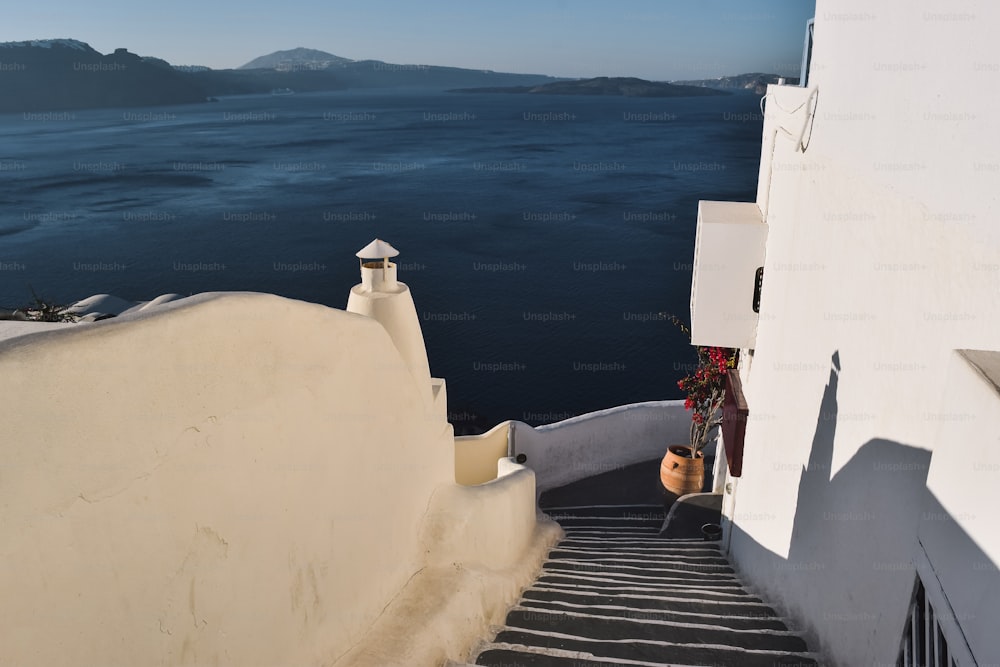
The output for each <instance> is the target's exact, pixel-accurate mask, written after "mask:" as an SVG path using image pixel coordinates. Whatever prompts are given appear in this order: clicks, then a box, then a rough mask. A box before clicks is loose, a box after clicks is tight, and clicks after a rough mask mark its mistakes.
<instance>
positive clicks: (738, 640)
mask: <svg viewBox="0 0 1000 667" xmlns="http://www.w3.org/2000/svg"><path fill="white" fill-rule="evenodd" d="M650 463H655V465H650ZM650 463H646V464H640V465H639V466H632V467H630V468H629V469H625V470H622V471H616V472H615V473H607V474H605V475H601V476H599V477H600V478H601V479H600V481H601V482H602V483H601V484H595V480H596V479H597V478H590V479H589V480H582V481H581V482H577V483H576V484H571V485H568V486H567V487H563V488H562V489H555V490H553V491H551V492H547V493H546V494H544V495H543V496H542V500H541V506H542V509H543V510H544V511H545V512H546V513H547V514H549V516H551V517H552V518H553V519H555V520H557V521H558V522H559V523H560V524H561V525H562V526H563V528H564V530H565V531H566V538H565V539H564V540H563V541H562V542H560V543H559V544H558V545H557V546H556V547H555V548H554V549H553V550H552V551H551V552H550V553H549V556H548V560H546V562H545V564H544V566H543V570H542V573H541V575H540V576H539V577H538V579H537V580H536V581H535V583H534V585H532V586H531V587H530V588H529V589H527V590H526V591H525V592H524V594H523V595H522V597H521V599H520V600H519V601H518V603H517V604H516V605H515V606H514V607H513V608H512V609H511V610H510V612H509V613H508V615H507V619H506V623H505V625H504V626H503V627H502V628H500V629H499V632H498V634H497V635H496V637H495V638H494V639H493V640H492V641H491V642H488V643H485V644H484V645H483V646H482V647H481V649H480V651H479V653H478V655H477V656H476V658H475V660H474V663H475V664H476V665H484V666H486V665H488V666H492V667H522V666H523V667H604V666H607V667H610V666H612V665H632V666H635V665H640V666H642V665H647V666H650V667H652V666H657V667H663V666H665V665H672V666H685V665H713V666H717V667H721V666H724V665H733V666H738V667H777V666H779V665H785V666H791V665H795V666H797V667H806V666H809V665H818V664H819V663H818V662H817V661H816V659H815V656H814V655H812V654H810V653H809V652H808V650H807V647H806V645H805V642H804V641H803V640H802V639H801V638H800V637H799V636H798V635H796V634H795V633H793V632H790V631H789V630H788V628H787V627H786V626H785V624H784V623H783V622H782V620H781V619H780V618H778V617H777V616H776V615H775V613H774V610H772V609H771V608H770V607H769V606H768V605H767V604H766V603H765V601H763V600H761V599H760V598H758V597H755V596H753V595H751V594H750V593H748V592H747V590H746V589H745V588H744V587H743V585H742V583H741V582H740V581H739V579H738V578H737V577H736V575H735V574H734V572H733V569H732V568H731V567H730V565H729V563H728V562H727V560H726V559H725V557H724V556H723V555H722V554H721V553H720V551H719V548H718V545H717V543H715V542H704V541H702V540H699V539H676V538H675V539H668V538H663V537H661V536H660V527H661V525H662V523H663V519H664V506H663V502H662V499H661V496H660V491H659V487H658V484H657V483H656V477H655V475H656V474H657V470H658V462H650ZM649 471H652V472H651V473H650V472H649ZM650 474H652V475H653V477H652V479H651V483H650V485H649V486H648V487H647V485H646V482H645V481H644V478H645V477H646V476H649V475H650ZM581 492H586V493H585V494H584V495H586V496H588V497H589V498H590V499H591V500H592V502H591V503H580V502H577V501H579V499H580V498H581V495H580V494H581ZM650 494H651V495H650ZM650 499H652V500H653V502H648V501H649V500H650ZM567 501H570V502H567ZM642 501H647V502H642Z"/></svg>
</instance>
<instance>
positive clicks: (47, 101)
mask: <svg viewBox="0 0 1000 667" xmlns="http://www.w3.org/2000/svg"><path fill="white" fill-rule="evenodd" d="M558 80H559V79H556V78H554V77H550V76H543V75H540V74H507V73H503V72H492V71H488V70H478V69H463V68H459V67H437V66H430V65H408V64H395V63H387V62H382V61H380V60H351V59H349V58H342V57H340V56H335V55H333V54H332V53H327V52H325V51H317V50H315V49H303V48H298V49H291V50H287V51H276V52H274V53H270V54H268V55H265V56H261V57H259V58H255V59H254V60H251V61H250V62H248V63H246V64H245V65H243V66H242V67H240V68H237V69H223V70H215V69H211V68H208V67H203V66H198V65H180V66H175V65H171V64H170V63H168V62H167V61H165V60H161V59H160V58H153V57H141V56H139V55H136V54H134V53H130V52H129V51H128V50H127V49H124V48H121V49H116V50H115V51H114V53H111V54H108V55H103V54H101V53H99V52H98V51H96V50H94V49H93V48H91V47H90V45H89V44H87V43H85V42H81V41H78V40H75V39H42V40H31V41H23V42H4V43H0V113H10V112H43V111H71V110H76V109H96V108H109V107H110V108H119V107H142V106H160V105H173V104H191V103H201V102H207V101H213V100H214V99H215V98H218V97H221V96H224V95H253V94H270V93H272V91H281V94H289V93H291V92H295V93H308V92H323V91H335V90H346V89H354V88H423V89H428V90H446V89H448V88H454V87H456V86H483V85H492V86H500V85H503V86H513V85H526V86H532V85H538V84H543V83H548V82H552V81H558Z"/></svg>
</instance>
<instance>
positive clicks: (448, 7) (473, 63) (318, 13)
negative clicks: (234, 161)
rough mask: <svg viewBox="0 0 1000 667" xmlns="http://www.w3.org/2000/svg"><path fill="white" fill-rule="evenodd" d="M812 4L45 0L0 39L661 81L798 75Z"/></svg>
mask: <svg viewBox="0 0 1000 667" xmlns="http://www.w3.org/2000/svg"><path fill="white" fill-rule="evenodd" d="M814 12H815V0H686V1H684V2H681V1H679V0H503V1H502V2H501V1H494V2H484V1H482V0H464V1H460V0H352V1H350V2H344V1H342V0H241V1H240V2H233V1H231V0H169V1H168V2H147V1H145V0H90V1H89V2H85V3H84V2H80V1H79V0H46V1H45V2H35V3H17V4H16V6H12V7H9V8H7V10H6V11H5V12H4V16H3V20H2V21H0V42H3V41H21V40H27V39H47V38H62V37H68V38H73V39H78V40H80V41H83V42H87V43H89V44H90V45H91V46H92V47H94V48H95V49H97V50H98V51H100V52H101V53H110V52H111V51H113V50H114V49H116V48H119V47H124V48H127V49H128V50H129V51H132V52H133V53H138V54H139V55H143V56H156V57H159V58H163V59H165V60H168V61H169V62H171V63H173V64H175V65H206V66H209V67H213V68H230V67H238V66H240V65H242V64H244V63H246V62H248V61H250V60H252V59H254V58H256V57H258V56H261V55H265V54H268V53H271V52H273V51H278V50H282V49H291V48H295V47H299V46H302V47H307V48H313V49H319V50H322V51H327V52H329V53H333V54H335V55H338V56H343V57H345V58H352V59H354V60H362V59H369V58H370V59H375V60H383V61H386V62H391V63H401V64H422V65H448V66H454V67H468V68H473V69H491V70H495V71H498V72H523V73H535V74H549V75H552V76H562V77H591V76H638V77H642V78H646V79H653V80H661V81H670V80H678V79H701V78H711V77H717V76H724V75H728V74H740V73H744V72H770V73H775V74H791V75H796V74H797V73H798V69H799V62H800V60H801V57H802V41H803V35H804V33H805V22H806V20H807V19H809V18H810V17H812V16H813V14H814Z"/></svg>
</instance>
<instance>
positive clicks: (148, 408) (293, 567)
mask: <svg viewBox="0 0 1000 667" xmlns="http://www.w3.org/2000/svg"><path fill="white" fill-rule="evenodd" d="M0 377H3V378H4V384H5V386H6V387H7V390H6V391H5V392H4V400H3V401H2V402H0V420H2V423H3V424H4V429H5V433H4V438H3V439H2V441H0V525H2V526H3V538H2V540H0V554H2V561H3V564H4V567H3V568H2V569H0V646H2V647H3V659H4V661H5V664H16V665H45V666H46V667H50V666H52V667H55V666H58V665H74V666H75V665H91V664H101V665H139V664H142V665H154V664H162V665H208V664H220V665H279V664H281V665H285V664H301V665H309V664H334V663H336V661H337V660H338V658H339V657H341V656H343V655H344V654H346V653H347V652H348V651H350V650H351V648H352V647H355V646H357V645H358V643H359V642H362V644H363V640H364V638H365V637H366V634H367V635H370V632H369V631H370V628H371V626H372V624H373V622H374V621H375V620H376V619H377V618H380V617H381V618H383V619H384V618H387V617H395V618H397V619H398V618H405V617H406V610H405V609H401V608H400V607H399V604H398V602H399V600H401V599H402V598H403V597H405V596H402V595H401V591H403V590H404V588H405V586H406V585H407V584H408V582H409V585H411V586H412V585H413V584H414V582H420V581H423V582H424V584H423V585H424V586H425V587H426V586H428V584H427V582H428V581H438V582H441V581H448V577H449V576H452V577H453V580H451V582H450V584H448V585H453V584H456V582H457V581H458V579H456V578H454V575H448V574H447V573H446V572H443V571H441V570H440V568H438V570H435V569H434V568H433V567H431V568H430V569H428V563H430V562H431V561H433V562H435V563H441V562H444V561H448V560H449V556H448V554H447V551H448V547H441V546H440V545H438V544H437V542H435V540H434V539H433V538H429V537H428V535H433V533H428V528H427V526H428V525H429V524H427V522H426V521H425V519H424V517H425V515H426V514H427V513H428V512H432V510H434V511H433V512H432V515H434V514H435V513H437V515H440V513H441V511H442V510H441V509H440V508H441V507H447V502H444V503H443V504H442V501H441V500H440V498H443V497H447V496H448V491H447V489H448V488H449V487H451V486H453V479H454V461H453V451H454V447H453V437H452V431H451V428H450V426H449V425H448V424H447V423H446V422H444V421H443V419H439V418H436V417H435V416H434V415H431V416H430V418H429V417H428V412H427V411H428V405H427V402H426V388H425V387H420V386H417V384H416V381H415V380H414V378H413V375H412V373H411V372H410V371H409V370H408V369H407V367H406V365H405V363H404V362H403V360H402V358H401V357H400V355H399V352H398V351H397V349H396V348H395V346H394V345H393V343H392V341H391V339H390V337H389V336H388V335H387V334H386V332H385V330H384V329H383V328H382V327H381V326H380V325H379V324H378V323H377V322H375V321H373V320H371V319H369V318H366V317H362V316H358V315H353V314H348V313H345V312H342V311H337V310H333V309H329V308H325V307H321V306H316V305H311V304H306V303H302V302H295V301H290V300H287V299H282V298H279V297H275V296H269V295H261V294H227V295H202V296H199V297H195V298H192V299H186V300H183V301H179V302H176V303H173V304H169V305H166V306H164V307H162V308H161V309H160V310H158V311H156V312H152V313H148V314H143V315H141V316H137V317H127V318H121V319H119V320H109V321H105V322H99V323H95V324H91V325H86V326H81V327H74V328H73V329H72V330H70V331H65V332H56V333H44V334H39V335H36V336H29V337H22V338H18V339H14V340H10V341H7V342H5V343H2V344H0ZM436 412H437V411H435V413H436ZM522 484H523V482H522ZM508 485H509V484H508ZM532 486H533V480H532ZM513 487H514V488H520V489H521V491H522V493H521V495H526V494H525V493H524V492H523V488H522V487H520V486H518V485H516V484H515V485H513ZM528 493H530V496H531V498H532V500H533V489H531V490H530V491H529V492H528ZM442 494H443V495H442ZM501 495H503V494H501ZM473 504H474V505H475V506H476V507H480V508H484V507H486V505H485V504H484V503H482V502H478V501H477V502H476V503H473ZM515 504H517V503H515ZM521 505H523V502H521V504H517V507H519V508H520V514H519V515H518V516H519V519H517V521H514V522H499V523H494V524H492V525H493V526H494V527H495V529H496V530H497V531H504V530H510V529H511V526H513V525H517V526H520V533H518V537H516V538H515V539H514V543H515V544H520V545H527V544H530V543H532V540H533V539H535V538H537V537H538V534H537V533H534V532H532V531H534V528H535V526H534V525H533V524H531V522H530V521H526V520H525V516H526V514H525V512H526V510H525V508H524V507H521ZM498 506H499V505H498ZM435 508H436V509H435ZM494 513H495V512H494ZM486 525H490V524H483V526H486ZM477 539H479V538H477ZM482 539H483V540H484V542H483V543H484V544H488V545H490V548H493V545H494V542H495V539H494V538H492V537H491V538H482ZM473 552H474V549H473V550H472V552H470V551H469V549H468V548H465V550H464V551H463V552H462V555H461V557H460V558H452V559H451V561H453V562H459V561H460V560H462V559H464V560H468V561H470V562H471V563H472V565H474V566H476V567H486V566H484V565H482V564H481V563H477V562H475V561H476V560H477V559H475V558H472V557H471V556H470V553H473ZM511 553H512V552H506V555H505V557H509V556H510V555H511ZM539 558H540V556H539ZM529 560H530V559H529ZM502 561H503V559H502V558H501V559H500V560H498V561H495V562H492V563H490V565H492V566H498V567H499V566H500V565H504V563H503V562H502ZM506 565H507V566H510V565H511V564H510V563H507V564H506ZM421 572H428V573H430V574H433V576H425V577H423V578H421V576H420V574H419V573H421ZM435 572H436V574H434V573H435ZM522 576H528V577H529V578H530V573H529V574H528V575H524V574H523V573H522ZM432 588H435V587H434V586H432ZM459 588H460V586H459ZM435 590H436V588H435ZM489 602H490V600H489V599H486V600H480V601H479V604H480V605H481V606H483V605H485V606H486V607H488V606H489ZM501 602H502V601H501ZM487 612H489V610H488V609H487V611H485V612H483V614H482V615H483V617H484V618H485V617H486V616H488V613H487ZM489 613H495V612H489ZM407 625H408V627H411V628H415V629H416V628H419V627H420V618H419V617H418V618H416V619H410V622H409V623H408V624H407ZM469 640H470V641H471V639H469ZM450 657H456V656H450ZM400 661H401V662H399V664H405V661H404V660H403V659H402V658H400ZM342 664H343V663H342ZM387 664H389V663H387Z"/></svg>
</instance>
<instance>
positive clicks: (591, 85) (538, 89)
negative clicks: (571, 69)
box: [448, 76, 728, 97]
mask: <svg viewBox="0 0 1000 667" xmlns="http://www.w3.org/2000/svg"><path fill="white" fill-rule="evenodd" d="M448 92H450V93H509V94H517V95H618V96H623V97H702V96H706V95H728V93H727V92H725V91H722V90H716V89H714V88H706V87H702V86H686V85H678V84H673V83H664V82H661V81H647V80H646V79H637V78H634V77H607V76H599V77H595V78H593V79H579V80H575V81H554V82H552V83H545V84H542V85H539V86H506V87H497V86H491V87H486V88H457V89H453V90H449V91H448Z"/></svg>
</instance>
